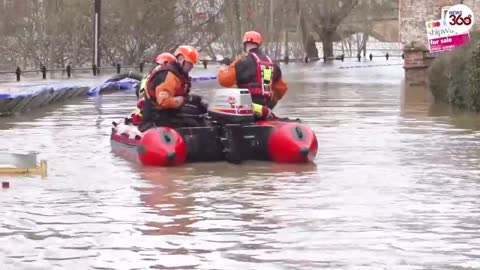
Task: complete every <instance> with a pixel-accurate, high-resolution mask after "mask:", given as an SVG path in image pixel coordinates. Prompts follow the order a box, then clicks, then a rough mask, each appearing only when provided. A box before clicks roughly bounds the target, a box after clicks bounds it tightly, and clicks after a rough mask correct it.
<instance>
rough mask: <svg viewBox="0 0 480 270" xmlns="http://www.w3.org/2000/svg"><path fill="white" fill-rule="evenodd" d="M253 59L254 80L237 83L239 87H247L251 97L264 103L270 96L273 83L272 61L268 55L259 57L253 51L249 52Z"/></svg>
mask: <svg viewBox="0 0 480 270" xmlns="http://www.w3.org/2000/svg"><path fill="white" fill-rule="evenodd" d="M248 55H251V56H252V57H253V59H254V60H255V65H256V67H255V68H256V72H255V80H254V81H252V82H249V83H245V84H240V85H238V87H239V88H247V89H248V91H250V94H251V95H252V99H254V100H261V101H262V102H261V103H263V104H264V105H266V103H267V102H268V101H269V100H270V99H271V98H272V95H273V92H272V84H273V68H274V66H275V65H274V64H273V61H272V60H271V59H270V57H268V56H266V55H265V56H261V57H259V56H258V55H257V54H256V53H254V52H249V53H248Z"/></svg>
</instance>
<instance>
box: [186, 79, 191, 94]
mask: <svg viewBox="0 0 480 270" xmlns="http://www.w3.org/2000/svg"><path fill="white" fill-rule="evenodd" d="M191 88H192V77H188V81H187V83H186V84H185V92H186V93H187V95H188V94H189V93H190V89H191Z"/></svg>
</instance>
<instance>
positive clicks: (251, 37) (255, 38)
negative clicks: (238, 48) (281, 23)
mask: <svg viewBox="0 0 480 270" xmlns="http://www.w3.org/2000/svg"><path fill="white" fill-rule="evenodd" d="M262 41H263V40H262V35H260V33H258V32H255V31H248V32H246V33H245V34H244V35H243V43H245V42H252V43H256V44H258V45H259V46H260V45H262Z"/></svg>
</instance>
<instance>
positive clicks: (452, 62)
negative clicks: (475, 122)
mask: <svg viewBox="0 0 480 270" xmlns="http://www.w3.org/2000/svg"><path fill="white" fill-rule="evenodd" d="M479 40H480V32H475V33H472V34H471V42H470V44H469V45H467V46H465V47H463V48H459V49H457V50H454V51H451V52H448V53H444V54H442V55H441V56H440V57H437V58H436V59H435V60H434V61H433V63H432V65H431V68H430V73H429V80H430V89H431V91H432V94H433V96H434V97H435V99H436V100H440V101H444V102H448V103H450V104H452V105H454V106H455V107H458V108H462V109H467V110H471V111H476V112H478V111H480V43H479Z"/></svg>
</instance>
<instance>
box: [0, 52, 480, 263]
mask: <svg viewBox="0 0 480 270" xmlns="http://www.w3.org/2000/svg"><path fill="white" fill-rule="evenodd" d="M378 62H379V63H384V64H386V63H387V62H385V61H378ZM390 62H392V63H394V61H390ZM396 63H400V62H398V61H397V62H396ZM367 64H371V63H368V62H367V63H364V65H367ZM342 65H343V66H348V65H349V64H348V63H342V64H340V63H336V64H335V65H324V64H323V63H318V64H308V65H307V66H306V67H305V66H304V65H303V64H298V65H289V66H288V67H287V68H285V71H284V72H285V75H286V78H287V81H288V83H289V88H290V89H289V92H288V93H287V96H286V97H285V99H284V100H283V101H282V102H281V104H280V105H279V106H278V108H276V110H275V111H276V112H277V114H279V115H281V116H289V117H293V118H295V117H300V118H302V119H303V121H304V123H306V124H307V125H309V126H311V127H312V128H313V129H314V131H315V132H316V134H317V138H318V143H319V151H318V155H317V158H316V160H315V163H316V165H315V166H310V165H289V166H286V165H279V164H271V163H267V162H248V163H245V164H243V165H240V166H236V165H230V164H227V163H203V164H188V165H186V166H184V167H181V168H168V169H166V168H147V167H144V168H141V167H139V166H137V165H135V164H132V163H130V162H128V161H126V160H125V159H123V158H121V157H119V156H116V155H115V154H113V153H111V148H110V141H109V136H110V127H111V122H112V121H116V120H118V119H120V118H122V117H124V116H126V115H127V114H128V113H130V112H131V111H132V110H133V109H134V104H135V97H134V93H133V92H119V93H116V94H111V95H104V96H99V97H95V98H90V99H85V100H83V101H80V102H78V101H77V102H76V103H70V104H66V105H65V106H62V107H60V108H58V109H57V110H45V111H43V112H38V113H37V114H36V115H32V116H22V117H18V118H0V141H1V142H2V143H1V144H0V151H7V152H23V151H38V152H40V153H41V154H40V157H41V158H45V159H47V160H48V165H49V176H48V178H46V179H41V178H39V177H37V176H25V177H9V176H1V177H2V179H1V180H2V181H6V180H8V181H10V188H9V189H4V190H0V205H1V207H0V224H1V225H0V265H1V268H0V269H2V270H10V269H149V268H153V269H222V270H223V269H239V270H240V269H242V270H243V269H262V270H267V269H356V270H357V269H362V270H363V269H365V270H376V269H402V270H407V269H408V270H410V269H412V270H413V269H415V270H416V269H479V268H480V228H479V224H480V165H479V164H480V162H479V159H480V140H479V139H480V133H479V131H478V130H479V129H480V120H479V118H477V117H476V116H473V115H469V114H461V113H452V112H449V111H448V110H445V109H444V108H442V107H439V106H430V105H429V103H428V98H427V95H426V94H425V93H424V92H422V90H421V89H407V91H405V92H403V90H402V89H403V85H402V78H403V72H404V71H403V69H402V67H401V66H400V65H392V66H388V65H384V66H378V67H364V68H339V67H340V66H342ZM350 65H360V63H355V62H353V63H350ZM299 67H301V68H299ZM211 87H217V86H216V82H215V81H213V82H199V83H197V84H195V85H194V88H197V89H194V90H198V89H200V90H199V92H201V93H204V94H206V93H207V89H209V88H211Z"/></svg>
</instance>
